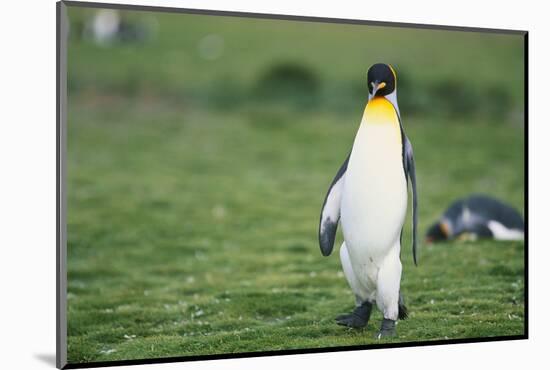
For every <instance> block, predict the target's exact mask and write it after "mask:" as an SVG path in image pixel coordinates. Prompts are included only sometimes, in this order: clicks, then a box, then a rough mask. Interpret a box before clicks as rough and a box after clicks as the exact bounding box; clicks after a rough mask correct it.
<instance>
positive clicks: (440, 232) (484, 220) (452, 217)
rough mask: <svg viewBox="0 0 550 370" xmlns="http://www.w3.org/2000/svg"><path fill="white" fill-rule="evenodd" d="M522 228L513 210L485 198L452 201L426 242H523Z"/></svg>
mask: <svg viewBox="0 0 550 370" xmlns="http://www.w3.org/2000/svg"><path fill="white" fill-rule="evenodd" d="M524 229H525V225H524V222H523V217H522V216H521V214H520V213H519V212H518V211H517V210H516V209H514V207H512V206H510V205H508V204H506V203H504V202H502V201H500V200H498V199H496V198H493V197H490V196H487V195H483V194H473V195H470V196H467V197H465V198H461V199H457V200H455V201H454V202H453V203H452V204H451V205H450V206H449V208H447V209H446V210H445V213H443V215H442V216H441V217H440V218H439V220H438V221H437V222H436V223H434V224H433V225H432V226H430V228H429V229H428V232H427V233H426V242H427V243H432V242H439V241H444V240H452V239H459V240H476V239H479V238H492V239H495V240H523V238H524V232H525V231H524Z"/></svg>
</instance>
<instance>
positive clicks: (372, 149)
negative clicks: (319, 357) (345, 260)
mask: <svg viewBox="0 0 550 370" xmlns="http://www.w3.org/2000/svg"><path fill="white" fill-rule="evenodd" d="M406 210H407V181H406V178H405V173H404V170H403V157H402V144H401V131H400V129H399V125H398V124H397V125H396V124H378V123H376V122H375V123H374V124H373V123H369V122H363V123H362V124H361V127H360V128H359V131H358V132H357V136H356V138H355V142H354V145H353V150H352V153H351V156H350V159H349V162H348V169H347V171H346V175H345V178H344V187H343V193H342V204H341V221H342V229H343V233H344V238H345V240H346V245H347V246H348V248H349V249H350V253H352V254H354V255H356V257H357V258H366V257H367V256H374V257H376V256H383V255H385V253H387V251H388V250H389V249H390V248H391V247H393V246H394V245H395V243H396V242H398V240H399V237H400V233H401V229H402V227H403V222H404V219H405V214H406Z"/></svg>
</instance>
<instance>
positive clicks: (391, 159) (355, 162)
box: [319, 63, 418, 339]
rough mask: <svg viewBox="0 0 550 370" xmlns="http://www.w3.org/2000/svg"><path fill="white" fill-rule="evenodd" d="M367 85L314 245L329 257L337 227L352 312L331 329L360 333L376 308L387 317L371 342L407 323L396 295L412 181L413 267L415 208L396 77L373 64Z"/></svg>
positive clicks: (409, 149) (409, 148) (384, 66)
mask: <svg viewBox="0 0 550 370" xmlns="http://www.w3.org/2000/svg"><path fill="white" fill-rule="evenodd" d="M367 84H368V90H369V96H368V102H367V105H366V107H365V110H364V113H363V117H362V119H361V123H360V125H359V129H358V131H357V134H356V136H355V140H354V142H353V147H352V149H351V152H350V154H349V155H348V157H347V158H346V160H345V161H344V163H343V164H342V166H341V167H340V169H339V170H338V172H337V174H336V177H335V178H334V179H333V181H332V184H331V185H330V188H329V190H328V192H327V194H326V197H325V201H324V203H323V207H322V209H321V217H320V222H319V245H320V247H321V253H322V254H323V255H324V256H328V255H330V254H331V252H332V249H333V247H334V240H335V236H336V229H337V226H338V222H339V221H340V223H341V225H342V231H343V235H344V242H343V243H342V246H341V247H340V261H341V263H342V268H343V270H344V275H345V277H346V280H347V282H348V284H349V286H350V288H351V290H352V291H353V293H354V295H355V302H356V307H355V309H354V310H353V312H351V313H349V314H345V315H341V316H338V317H337V318H336V322H337V323H338V324H339V325H344V326H348V327H352V328H362V327H365V326H366V325H367V323H368V321H369V318H370V315H371V311H372V307H373V305H374V304H376V305H377V306H378V308H379V309H380V311H381V312H382V313H383V316H384V318H383V320H382V324H381V327H380V330H379V331H378V333H377V335H376V337H377V338H378V339H380V338H382V337H388V336H394V335H395V334H396V332H395V322H396V321H397V319H398V318H399V319H405V318H406V317H407V309H406V307H405V305H404V301H403V298H402V296H401V293H400V284H401V271H402V267H401V260H400V251H401V234H402V229H403V224H404V221H405V216H406V212H407V203H408V180H409V179H410V181H411V188H412V196H413V200H412V213H413V241H412V248H413V259H414V263H415V265H416V249H417V248H416V240H417V236H416V234H417V233H416V230H417V223H418V217H417V208H418V207H417V195H416V173H415V165H414V158H413V149H412V145H411V143H410V141H409V139H408V138H407V136H406V135H405V132H404V130H403V125H402V123H401V115H400V113H399V107H398V105H397V76H396V73H395V70H394V69H393V68H392V67H391V66H390V65H387V64H382V63H378V64H374V65H373V66H371V67H370V68H369V70H368V73H367Z"/></svg>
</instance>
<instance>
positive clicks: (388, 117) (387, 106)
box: [363, 96, 399, 126]
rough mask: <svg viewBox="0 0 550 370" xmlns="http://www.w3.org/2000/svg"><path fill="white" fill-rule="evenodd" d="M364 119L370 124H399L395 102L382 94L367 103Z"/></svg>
mask: <svg viewBox="0 0 550 370" xmlns="http://www.w3.org/2000/svg"><path fill="white" fill-rule="evenodd" d="M363 121H364V122H365V123H366V124H368V125H396V126H399V118H398V117H397V112H396V111H395V108H394V107H393V104H392V103H390V101H389V100H387V99H386V98H384V97H381V96H377V97H375V98H372V99H371V100H370V101H369V102H368V103H367V106H366V107H365V112H364V113H363Z"/></svg>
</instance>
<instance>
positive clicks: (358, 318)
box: [336, 302, 372, 329]
mask: <svg viewBox="0 0 550 370" xmlns="http://www.w3.org/2000/svg"><path fill="white" fill-rule="evenodd" d="M371 311H372V303H370V302H365V303H363V304H362V305H361V306H358V307H355V310H353V312H351V313H349V314H345V315H340V316H338V317H337V318H336V323H337V324H338V325H342V326H347V327H349V328H354V329H360V328H364V327H365V326H367V323H368V322H369V319H370V314H371Z"/></svg>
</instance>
